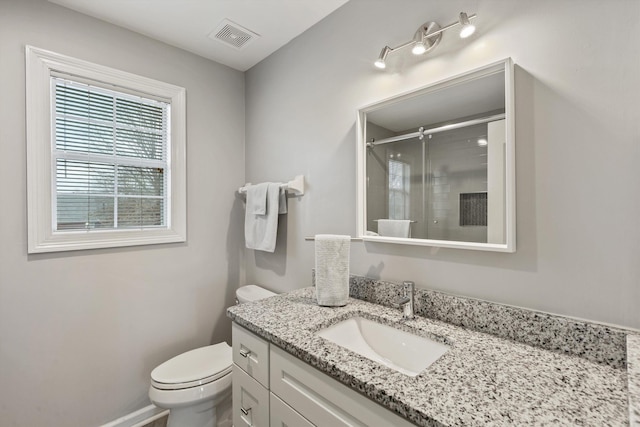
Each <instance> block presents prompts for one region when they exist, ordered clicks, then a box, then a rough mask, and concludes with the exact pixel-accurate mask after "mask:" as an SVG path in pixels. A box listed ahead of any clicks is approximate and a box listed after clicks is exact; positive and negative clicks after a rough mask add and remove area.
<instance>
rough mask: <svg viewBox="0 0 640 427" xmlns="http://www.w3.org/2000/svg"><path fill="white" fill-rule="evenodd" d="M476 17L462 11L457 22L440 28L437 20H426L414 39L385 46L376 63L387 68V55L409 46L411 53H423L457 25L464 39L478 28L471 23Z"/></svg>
mask: <svg viewBox="0 0 640 427" xmlns="http://www.w3.org/2000/svg"><path fill="white" fill-rule="evenodd" d="M475 17H476V15H475V14H473V15H471V16H468V15H467V14H466V13H465V12H460V15H459V16H458V20H457V21H456V22H454V23H452V24H449V25H447V26H445V27H442V28H440V25H438V23H436V22H433V21H429V22H426V23H424V24H422V25H421V26H420V28H418V29H417V30H416V32H415V34H414V35H413V39H411V40H410V41H408V42H406V43H403V44H401V45H400V46H397V47H393V48H392V47H389V46H385V47H384V48H382V51H381V52H380V56H378V59H376V61H375V62H374V65H375V66H376V67H377V68H380V69H381V70H383V69H385V68H386V67H387V64H386V60H387V56H388V55H389V54H390V53H391V52H395V51H396V50H400V49H404V48H406V47H409V46H411V53H413V54H414V55H423V54H425V53H427V52H429V51H430V50H432V49H434V48H435V47H436V46H438V44H439V43H440V40H441V39H442V33H443V32H445V31H446V30H448V29H449V28H453V27H455V26H457V25H460V26H461V27H462V28H461V30H460V37H461V38H463V39H464V38H467V37H469V36H470V35H471V34H473V33H474V32H475V30H476V27H475V26H474V25H473V24H471V19H474V18H475Z"/></svg>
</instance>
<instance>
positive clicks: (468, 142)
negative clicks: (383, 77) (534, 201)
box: [359, 61, 515, 252]
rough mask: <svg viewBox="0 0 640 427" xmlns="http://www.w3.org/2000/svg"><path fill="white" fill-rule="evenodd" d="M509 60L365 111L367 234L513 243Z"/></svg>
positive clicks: (470, 244)
mask: <svg viewBox="0 0 640 427" xmlns="http://www.w3.org/2000/svg"><path fill="white" fill-rule="evenodd" d="M511 69H512V66H511V62H510V61H503V62H500V63H499V64H493V65H491V66H489V67H484V68H482V69H480V70H477V71H474V72H470V73H467V74H465V75H463V76H459V77H456V78H454V79H450V80H447V81H445V82H440V83H438V84H436V85H433V86H429V87H427V88H424V89H421V90H419V91H416V92H413V93H411V94H405V95H403V96H400V97H398V98H394V99H391V100H386V101H383V102H381V103H379V104H375V105H373V106H370V107H367V108H365V109H362V110H361V111H360V116H359V120H360V125H361V126H362V127H363V128H362V129H360V132H361V138H360V142H359V146H360V152H361V153H362V157H363V158H361V159H360V162H361V163H362V164H361V168H360V169H361V174H362V175H361V178H360V180H361V184H360V185H361V186H362V187H363V188H361V189H360V192H361V193H363V194H362V197H361V199H362V204H363V205H364V206H362V207H361V209H360V212H361V214H362V215H363V218H361V219H360V221H361V235H362V236H363V238H365V240H374V241H388V242H393V243H410V244H423V245H432V246H445V247H463V248H471V249H485V250H498V251H507V252H513V251H514V250H515V246H514V243H515V236H514V235H513V234H514V230H515V226H514V223H513V221H514V218H513V214H514V211H515V207H514V206H513V203H514V197H513V196H514V194H513V192H514V190H513V188H514V187H513V185H514V182H513V181H514V179H513V167H514V165H513V131H512V129H513V114H512V102H511V100H510V98H511V96H512V93H513V92H512V89H511V84H512V82H513V79H512V74H511V72H510V70H511ZM362 181H364V182H362Z"/></svg>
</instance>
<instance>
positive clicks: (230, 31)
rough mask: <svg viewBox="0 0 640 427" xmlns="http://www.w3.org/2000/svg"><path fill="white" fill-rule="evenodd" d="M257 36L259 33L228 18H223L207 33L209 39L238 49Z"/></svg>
mask: <svg viewBox="0 0 640 427" xmlns="http://www.w3.org/2000/svg"><path fill="white" fill-rule="evenodd" d="M258 37H260V35H259V34H256V33H254V32H253V31H251V30H249V29H247V28H244V27H242V26H240V25H238V24H236V23H235V22H232V21H229V20H228V19H225V20H223V21H222V22H221V23H220V25H218V27H217V28H216V29H215V30H213V31H212V32H211V33H210V34H209V38H210V39H213V40H219V41H221V42H224V43H225V44H227V45H229V46H231V47H233V48H235V49H238V50H240V49H242V48H244V47H246V46H247V45H248V44H249V43H251V42H252V41H253V40H255V39H257V38H258Z"/></svg>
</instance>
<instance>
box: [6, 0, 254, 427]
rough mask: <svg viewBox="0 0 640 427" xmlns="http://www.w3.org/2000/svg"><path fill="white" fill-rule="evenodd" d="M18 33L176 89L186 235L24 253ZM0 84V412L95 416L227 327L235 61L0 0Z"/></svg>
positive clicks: (235, 155)
mask: <svg viewBox="0 0 640 427" xmlns="http://www.w3.org/2000/svg"><path fill="white" fill-rule="evenodd" d="M25 44H32V45H34V46H37V47H40V48H44V49H49V50H53V51H56V52H59V53H62V54H66V55H70V56H74V57H77V58H81V59H85V60H88V61H92V62H96V63H99V64H103V65H107V66H110V67H114V68H118V69H121V70H125V71H129V72H133V73H137V74H140V75H142V76H147V77H151V78H155V79H158V80H162V81H166V82H169V83H173V84H176V85H180V86H183V87H185V88H186V89H187V137H188V140H187V151H188V153H187V154H188V159H187V179H188V195H187V196H188V241H187V243H185V244H174V245H154V246H143V247H135V248H127V249H113V250H91V251H80V252H68V253H58V254H51V255H33V256H28V255H27V224H26V218H27V212H26V169H25V167H26V166H25V165H26V157H25V156H26V149H25V147H26V145H25V97H24V93H25V66H24V62H25V59H24V45H25ZM0 93H2V95H1V97H0V163H1V166H0V182H2V183H3V185H2V189H1V190H0V206H1V209H0V384H2V391H0V425H2V426H3V427H10V426H21V427H26V426H54V427H58V426H60V427H63V426H64V427H66V426H96V425H101V424H103V423H105V422H107V421H110V420H112V419H115V418H118V417H121V416H123V415H125V414H127V413H129V412H132V411H134V410H136V409H139V408H141V407H143V406H145V405H148V404H149V401H148V397H147V390H148V387H149V373H150V372H151V369H153V368H154V367H155V366H157V365H158V364H159V363H161V362H163V361H165V360H167V359H168V358H170V357H173V356H175V355H177V354H179V353H181V352H183V351H186V350H189V349H192V348H195V347H198V346H203V345H208V344H210V343H212V342H219V341H223V340H230V338H231V337H230V322H229V321H228V320H227V318H226V317H225V313H224V310H225V307H226V306H227V305H230V304H232V303H233V298H234V296H233V295H234V291H235V289H236V287H237V286H238V284H239V283H240V282H242V277H241V276H242V273H241V270H242V268H241V267H242V258H241V255H242V250H241V241H240V240H239V236H242V224H241V221H239V218H241V217H242V212H243V209H242V205H241V204H238V203H237V202H236V199H235V198H234V197H233V194H234V191H235V190H236V189H237V187H239V186H240V185H242V184H243V183H244V74H243V73H240V72H238V71H234V70H231V69H229V68H227V67H224V66H221V65H219V64H215V63H213V62H211V61H208V60H205V59H202V58H200V57H197V56H195V55H192V54H189V53H187V52H184V51H182V50H178V49H175V48H172V47H169V46H167V45H164V44H162V43H159V42H156V41H153V40H151V39H148V38H146V37H143V36H140V35H137V34H134V33H132V32H129V31H126V30H123V29H121V28H118V27H115V26H112V25H109V24H106V23H103V22H100V21H97V20H94V19H92V18H88V17H86V16H84V15H80V14H77V13H75V12H72V11H69V10H67V9H64V8H61V7H58V6H55V5H53V4H50V3H48V2H46V1H44V0H42V1H40V0H1V1H0Z"/></svg>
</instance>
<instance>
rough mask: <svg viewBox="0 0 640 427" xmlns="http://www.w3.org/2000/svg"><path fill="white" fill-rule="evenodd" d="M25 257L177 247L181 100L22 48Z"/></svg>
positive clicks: (125, 77) (182, 217)
mask: <svg viewBox="0 0 640 427" xmlns="http://www.w3.org/2000/svg"><path fill="white" fill-rule="evenodd" d="M27 129H28V130H27V147H28V153H27V161H28V165H27V166H28V202H29V207H28V211H29V253H37V252H51V251H64V250H77V249H91V248H104V247H118V246H132V245H143V244H153V243H169V242H181V241H185V240H186V206H185V200H186V197H185V196H186V195H185V90H184V89H183V88H179V87H176V86H173V85H169V84H166V83H162V82H158V81H155V80H151V79H147V78H143V77H139V76H135V75H132V74H129V73H125V72H122V71H118V70H113V69H111V68H107V67H103V66H99V65H96V64H90V63H87V62H84V61H80V60H76V59H73V58H69V57H65V56H62V55H58V54H55V53H52V52H47V51H43V50H40V49H36V48H33V47H27Z"/></svg>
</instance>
